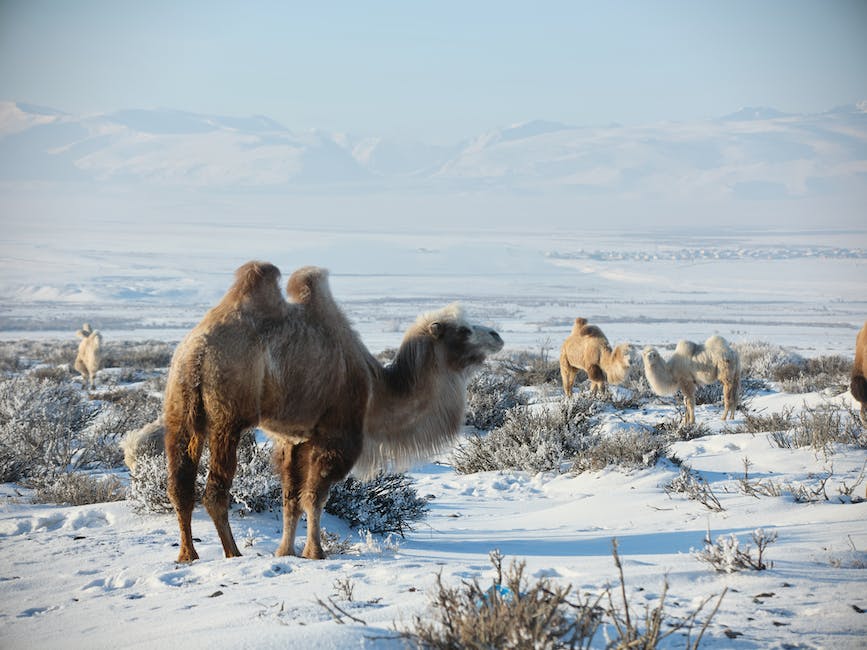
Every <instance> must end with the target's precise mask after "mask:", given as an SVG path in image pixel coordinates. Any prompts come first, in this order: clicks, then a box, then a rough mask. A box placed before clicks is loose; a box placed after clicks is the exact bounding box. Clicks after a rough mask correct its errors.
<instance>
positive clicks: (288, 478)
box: [274, 445, 301, 556]
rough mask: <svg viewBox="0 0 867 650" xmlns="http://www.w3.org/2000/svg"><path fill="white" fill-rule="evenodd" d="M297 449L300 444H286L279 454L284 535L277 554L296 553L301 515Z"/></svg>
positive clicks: (275, 553)
mask: <svg viewBox="0 0 867 650" xmlns="http://www.w3.org/2000/svg"><path fill="white" fill-rule="evenodd" d="M297 451H298V445H285V446H283V448H282V449H281V450H280V451H279V452H278V455H277V461H278V462H279V467H280V482H281V484H282V486H283V536H282V537H281V539H280V545H279V546H278V547H277V550H276V551H275V552H274V555H277V556H283V555H295V531H296V530H297V528H298V519H299V518H300V517H301V506H300V504H299V503H298V492H299V488H300V481H299V479H298V471H299V462H298V461H297V459H295V458H293V457H294V456H295V455H297ZM293 461H295V462H293ZM293 470H294V471H293Z"/></svg>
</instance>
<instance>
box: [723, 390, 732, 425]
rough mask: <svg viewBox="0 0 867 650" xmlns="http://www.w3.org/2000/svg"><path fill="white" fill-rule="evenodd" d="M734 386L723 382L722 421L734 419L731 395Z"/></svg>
mask: <svg viewBox="0 0 867 650" xmlns="http://www.w3.org/2000/svg"><path fill="white" fill-rule="evenodd" d="M733 388H734V386H733V385H732V384H730V383H728V382H723V414H722V419H723V421H725V420H727V419H729V418H731V419H732V420H734V419H735V407H734V399H733V395H732V393H733V392H734V391H733Z"/></svg>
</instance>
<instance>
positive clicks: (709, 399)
mask: <svg viewBox="0 0 867 650" xmlns="http://www.w3.org/2000/svg"><path fill="white" fill-rule="evenodd" d="M722 401H723V387H722V383H720V382H718V381H715V382H713V383H712V384H699V385H698V386H696V387H695V403H696V404H697V405H700V404H720V403H721V402H722Z"/></svg>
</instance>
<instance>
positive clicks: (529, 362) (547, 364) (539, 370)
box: [502, 341, 587, 386]
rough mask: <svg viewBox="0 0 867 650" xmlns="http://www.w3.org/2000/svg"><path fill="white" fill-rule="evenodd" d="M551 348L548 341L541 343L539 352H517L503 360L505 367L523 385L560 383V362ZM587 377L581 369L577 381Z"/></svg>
mask: <svg viewBox="0 0 867 650" xmlns="http://www.w3.org/2000/svg"><path fill="white" fill-rule="evenodd" d="M551 349H552V348H551V345H550V343H549V342H547V341H546V342H544V343H542V344H540V347H539V352H528V351H520V352H515V353H513V354H512V355H510V356H509V357H507V358H505V359H504V360H503V362H502V365H503V368H505V369H507V370H508V371H510V372H511V373H512V374H513V376H514V377H515V381H516V382H518V384H520V385H521V386H541V385H542V384H559V383H560V362H559V361H558V359H557V358H556V357H554V358H552V357H551ZM586 377H587V375H586V374H583V371H581V372H579V373H578V378H577V379H576V381H582V379H586Z"/></svg>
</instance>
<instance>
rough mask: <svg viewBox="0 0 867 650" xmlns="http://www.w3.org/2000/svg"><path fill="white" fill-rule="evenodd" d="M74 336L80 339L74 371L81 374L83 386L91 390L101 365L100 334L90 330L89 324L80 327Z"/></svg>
mask: <svg viewBox="0 0 867 650" xmlns="http://www.w3.org/2000/svg"><path fill="white" fill-rule="evenodd" d="M75 334H76V336H78V338H80V339H81V341H80V342H79V343H78V354H77V355H76V357H75V369H76V370H77V371H78V372H80V373H81V376H82V377H83V378H84V383H85V385H86V386H87V387H88V388H91V389H92V388H93V387H94V386H95V385H96V372H97V371H98V370H99V368H100V366H101V365H102V334H100V333H99V331H98V330H93V329H91V328H90V324H89V323H85V324H84V325H82V326H81V329H80V330H78V331H77V332H76V333H75Z"/></svg>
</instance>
